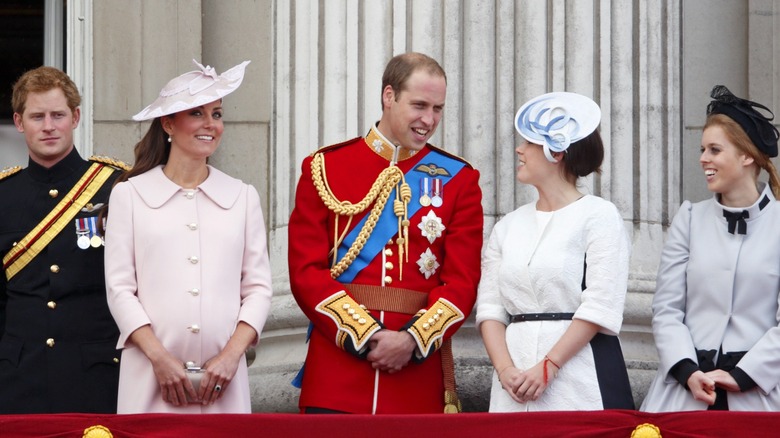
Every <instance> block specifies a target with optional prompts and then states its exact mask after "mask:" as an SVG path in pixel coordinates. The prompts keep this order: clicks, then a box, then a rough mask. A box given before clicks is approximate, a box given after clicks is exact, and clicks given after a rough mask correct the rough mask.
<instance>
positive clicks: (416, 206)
mask: <svg viewBox="0 0 780 438" xmlns="http://www.w3.org/2000/svg"><path fill="white" fill-rule="evenodd" d="M420 162H421V163H422V162H425V163H426V164H435V165H436V166H437V167H440V168H445V169H447V170H448V171H449V172H450V176H443V175H437V178H439V179H441V181H442V182H441V184H442V185H445V184H447V183H448V182H449V181H450V180H451V179H452V178H454V177H455V175H457V174H458V172H460V171H461V170H462V169H463V168H464V167H465V166H466V163H464V162H462V161H460V160H456V159H454V158H451V157H449V156H447V155H444V154H442V153H440V152H439V151H437V150H435V149H431V150H430V152H429V153H428V154H427V155H426V156H425V157H423V158H422V159H421V160H420ZM428 176H430V175H429V174H428V173H424V172H419V171H415V170H414V169H410V170H409V171H408V172H406V174H405V176H404V177H405V178H406V182H407V184H409V186H410V187H419V186H420V180H421V179H422V178H424V177H428ZM395 192H396V190H395V189H393V191H392V192H391V193H390V197H389V199H395ZM421 207H422V205H420V202H419V194H414V193H413V194H412V201H410V202H409V207H408V208H409V209H408V213H409V218H410V219H411V218H412V217H413V216H414V215H415V214H416V213H417V212H419V211H420V208H421ZM367 219H368V215H366V216H364V217H363V219H362V220H361V221H360V222H358V223H357V224H356V225H355V227H354V228H353V229H352V231H350V233H349V234H348V235H347V236H346V237H345V238H344V240H343V241H342V242H341V245H340V246H339V251H338V257H337V259H338V260H341V258H342V257H344V254H346V253H347V251H349V248H350V246H352V242H354V241H355V239H356V238H357V236H358V234H360V230H361V229H362V228H363V224H364V223H365V222H366V220H367ZM397 233H398V217H397V216H396V215H395V213H393V205H392V202H388V203H387V205H386V206H385V208H384V210H382V214H380V215H379V219H378V220H377V223H376V226H375V227H374V232H373V233H371V236H370V237H369V238H368V241H366V244H365V245H364V246H363V250H362V251H360V254H358V256H357V258H355V261H354V262H352V264H351V265H349V267H348V268H347V269H346V270H345V271H344V272H342V273H341V275H339V276H338V277H337V278H336V280H338V281H340V282H342V283H351V282H352V280H354V279H355V277H356V276H357V275H358V274H359V273H360V271H362V270H363V269H365V267H366V266H368V265H369V264H370V263H371V261H372V260H374V258H375V257H376V256H377V254H379V252H380V251H382V249H383V248H384V247H385V245H386V244H387V241H388V240H390V238H392V237H393V236H394V235H396V234H397Z"/></svg>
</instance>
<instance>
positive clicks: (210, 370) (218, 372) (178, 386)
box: [152, 352, 238, 406]
mask: <svg viewBox="0 0 780 438" xmlns="http://www.w3.org/2000/svg"><path fill="white" fill-rule="evenodd" d="M223 353H224V352H223ZM223 353H220V354H218V355H217V356H214V357H213V358H211V359H209V360H208V361H206V363H205V364H204V365H203V370H204V373H203V376H202V378H201V381H200V388H198V390H197V391H196V390H195V387H194V386H193V385H192V382H191V381H190V379H189V378H188V377H187V372H186V370H185V368H184V367H183V366H182V362H181V361H180V360H178V359H177V358H176V357H174V356H173V355H172V354H170V353H167V354H165V356H164V357H163V358H161V359H160V360H158V361H156V362H152V367H153V368H154V374H155V377H156V378H157V382H158V384H159V385H160V392H161V395H162V399H163V401H165V402H166V403H171V404H172V405H174V406H186V405H188V404H189V403H200V404H203V405H209V404H213V403H214V402H216V401H217V400H218V399H220V398H221V397H222V394H223V393H224V392H225V390H226V389H227V387H228V385H229V384H230V381H231V380H232V379H233V376H235V374H236V371H237V369H238V361H233V360H231V359H230V358H227V357H225V355H224V354H223ZM188 397H189V399H188Z"/></svg>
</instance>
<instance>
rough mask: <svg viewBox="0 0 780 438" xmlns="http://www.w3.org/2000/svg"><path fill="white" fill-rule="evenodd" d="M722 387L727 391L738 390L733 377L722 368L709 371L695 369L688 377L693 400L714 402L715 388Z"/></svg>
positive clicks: (710, 403) (709, 403) (711, 403)
mask: <svg viewBox="0 0 780 438" xmlns="http://www.w3.org/2000/svg"><path fill="white" fill-rule="evenodd" d="M716 387H717V388H722V389H725V390H726V391H729V392H738V391H739V385H738V384H737V381H736V380H734V377H732V376H731V374H729V373H728V372H726V371H723V370H712V371H709V372H706V373H705V372H702V371H696V372H694V373H693V374H691V376H690V377H688V389H690V390H691V395H693V398H694V399H695V400H699V401H703V402H704V403H707V404H708V405H709V406H712V405H713V404H715V398H716V393H715V388H716Z"/></svg>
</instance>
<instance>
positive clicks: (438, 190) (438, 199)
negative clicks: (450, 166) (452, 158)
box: [431, 178, 444, 207]
mask: <svg viewBox="0 0 780 438" xmlns="http://www.w3.org/2000/svg"><path fill="white" fill-rule="evenodd" d="M443 189H444V188H443V187H442V185H441V180H440V179H439V178H434V179H433V198H431V205H433V206H434V207H441V206H442V204H443V203H444V200H443V199H442V196H444V193H443Z"/></svg>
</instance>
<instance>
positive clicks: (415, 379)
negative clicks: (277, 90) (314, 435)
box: [289, 129, 483, 413]
mask: <svg viewBox="0 0 780 438" xmlns="http://www.w3.org/2000/svg"><path fill="white" fill-rule="evenodd" d="M378 138H379V137H378V136H377V134H376V133H375V131H374V130H373V129H372V131H371V132H369V135H368V136H367V137H366V138H360V137H359V138H356V139H353V140H349V141H347V142H345V143H342V144H340V145H336V146H331V147H327V148H324V149H321V150H320V151H319V152H320V153H322V154H323V156H324V167H325V171H326V172H325V173H326V180H327V186H328V187H329V189H330V191H331V192H332V194H333V195H334V196H335V198H337V199H338V200H341V201H349V202H352V203H357V202H359V201H360V200H362V199H363V198H364V196H365V195H366V194H367V193H368V192H369V190H370V188H371V186H372V184H374V181H375V180H376V179H377V176H378V175H379V174H380V172H382V171H383V170H384V169H386V168H388V167H389V166H390V165H391V161H389V160H388V158H386V157H387V156H388V151H390V153H391V154H392V151H393V150H394V148H393V147H392V146H390V145H388V144H387V143H385V142H384V141H383V140H381V139H380V140H378ZM377 141H379V143H378V142H377ZM398 152H399V153H404V152H406V151H404V150H399V151H398ZM429 154H445V155H446V153H444V152H443V151H439V150H436V149H435V148H433V147H432V146H430V145H426V147H425V148H423V150H421V151H419V152H417V153H416V154H413V155H411V156H408V154H407V156H402V157H400V159H399V162H398V163H397V166H398V167H399V168H400V169H401V170H402V171H403V172H404V173H405V174H407V173H409V172H423V171H425V169H428V170H430V166H426V165H427V164H428V163H429V161H428V160H426V156H428V155H429ZM383 155H384V156H383ZM432 156H433V155H432ZM432 156H431V157H432ZM431 157H428V159H430V158H431ZM449 158H450V159H454V160H457V162H458V164H459V165H462V166H463V168H462V169H461V170H460V171H459V172H458V173H457V174H455V175H454V176H453V177H452V178H451V179H449V182H448V183H447V184H446V185H445V186H444V190H443V196H442V200H443V202H442V203H441V206H439V207H434V206H427V207H421V208H420V210H419V211H418V212H417V213H416V214H414V216H411V217H409V222H410V223H409V232H408V234H409V242H408V249H409V252H408V261H405V262H403V263H402V266H399V257H398V252H399V251H398V245H397V244H396V243H395V240H396V238H397V237H398V236H397V233H395V235H394V236H392V239H390V240H389V241H388V242H387V244H385V245H384V247H383V248H382V250H380V251H379V252H378V254H377V255H376V256H375V257H374V258H373V259H371V260H370V262H369V263H368V264H367V266H365V268H363V269H362V270H361V271H360V272H359V273H358V274H357V275H356V276H355V277H354V279H352V280H351V281H350V283H351V284H360V285H372V286H379V287H393V288H403V289H410V290H414V291H419V292H426V293H428V298H427V306H426V307H424V308H422V309H420V310H421V312H418V313H417V315H415V314H406V313H396V312H390V311H380V310H377V309H370V308H369V309H368V313H367V314H366V312H365V311H363V313H361V312H360V310H361V309H359V308H358V307H357V305H359V304H361V303H360V302H357V301H355V300H353V299H352V297H351V295H349V292H347V291H346V290H345V287H344V284H342V283H341V282H339V281H337V280H334V279H332V278H331V274H330V269H331V266H332V258H331V257H329V255H328V254H329V252H330V251H331V249H332V248H333V244H334V238H335V237H334V227H335V226H336V220H335V219H336V215H335V214H334V213H333V212H331V211H329V210H328V208H327V207H326V205H325V203H324V202H323V200H322V199H321V197H320V195H319V193H318V191H317V189H316V187H315V185H314V182H313V181H314V180H313V177H312V169H311V162H312V159H313V156H310V157H307V158H306V159H305V160H304V162H303V167H302V176H301V179H300V181H299V183H298V188H297V191H296V198H295V208H294V210H293V212H292V216H291V217H290V225H289V267H290V284H291V288H292V293H293V295H294V297H295V299H296V301H297V302H298V305H299V306H300V307H301V309H302V310H303V312H304V313H305V314H306V316H307V317H308V318H309V320H310V321H311V322H312V323H313V325H314V330H313V331H312V334H311V338H310V341H309V350H308V355H307V358H306V367H305V372H304V376H303V385H302V389H301V397H300V403H299V404H300V407H301V408H302V409H303V408H305V407H319V408H326V409H333V410H338V411H344V412H351V413H436V412H442V411H443V408H444V386H443V378H442V363H441V354H440V353H439V351H438V348H439V347H440V346H441V343H442V341H443V340H446V339H449V338H450V337H451V336H452V335H453V334H454V333H455V331H456V330H457V329H458V328H459V327H460V325H461V324H462V322H463V320H464V319H465V318H466V317H468V315H469V314H470V313H471V310H472V307H473V305H474V302H475V300H476V291H477V284H478V283H479V277H480V255H481V249H482V231H483V216H482V205H481V200H482V193H481V191H480V188H479V185H478V181H479V172H478V171H476V170H475V169H473V168H472V167H471V166H470V165H468V164H467V163H464V162H463V161H462V160H461V159H460V158H457V157H452V156H449ZM450 170H451V169H446V168H445V169H444V171H450ZM455 170H457V169H455ZM440 172H441V170H440ZM452 173H454V172H452ZM431 174H433V171H432V173H431ZM426 176H427V175H426ZM429 182H431V183H432V180H430V181H429ZM431 185H432V184H431ZM429 189H431V190H432V187H429ZM411 190H412V198H411V201H410V202H409V205H415V206H419V205H420V197H421V195H422V194H423V193H421V189H420V187H416V186H412V187H411ZM430 194H431V195H432V193H430ZM372 206H373V204H372ZM392 208H393V198H391V199H390V200H389V201H388V202H387V204H386V205H385V209H392ZM370 210H371V207H369V208H368V209H366V211H365V212H364V213H361V214H358V215H356V216H355V217H354V218H353V219H352V222H351V224H350V229H351V228H354V227H355V226H356V225H357V224H358V222H359V221H360V219H362V218H363V216H365V215H366V214H367V213H368V212H369V211H370ZM431 212H432V214H430V213H431ZM437 218H438V219H439V220H440V221H441V226H438V220H437ZM421 221H423V222H425V223H427V222H429V221H432V222H431V223H430V224H428V225H429V226H428V227H427V230H428V231H427V235H426V234H425V233H426V232H425V231H424V230H422V229H421V228H420V227H419V225H420V223H421ZM347 222H348V218H347V217H346V216H341V217H340V218H339V221H338V227H339V230H338V231H339V234H340V233H341V232H342V230H343V229H344V227H345V226H346V224H347ZM423 228H426V227H423ZM442 228H443V229H442ZM439 232H440V233H441V235H440V236H436V234H438V233H439ZM429 236H430V237H429ZM431 238H432V239H433V242H431V241H430V240H431ZM424 253H425V255H423V254H424ZM431 257H435V262H432V261H431V260H430V259H431ZM421 259H422V262H420V263H419V264H418V261H420V260H421ZM426 260H427V262H428V263H427V264H425V263H424V262H425V261H426ZM436 263H438V265H436ZM420 264H422V267H421V266H420ZM399 268H402V272H401V269H399ZM423 271H424V272H423ZM426 274H427V275H428V277H427V278H426ZM334 300H337V301H338V302H337V306H328V305H327V304H328V303H332V302H333V301H334ZM350 304H351V309H356V308H357V309H358V310H359V311H358V316H360V317H361V319H360V324H358V322H357V321H358V316H355V320H354V321H353V320H352V319H350V318H349V316H351V315H347V314H346V312H347V307H350ZM426 311H427V313H426V314H424V315H422V317H420V318H419V319H418V318H417V317H419V315H420V314H421V313H423V312H426ZM437 312H438V314H439V315H440V316H442V318H441V319H439V316H437V315H436V314H437ZM434 318H435V319H434ZM375 321H379V322H380V324H383V325H384V328H386V329H390V330H401V329H404V328H406V329H407V330H409V332H410V333H412V336H413V337H414V338H415V341H416V342H417V348H416V356H417V359H418V360H417V361H412V363H410V364H409V365H408V366H406V367H405V368H404V369H403V370H401V371H400V372H397V373H394V374H388V373H386V372H380V371H376V370H374V369H373V368H372V367H371V364H370V363H369V362H368V361H367V360H366V359H365V358H364V357H365V354H367V350H368V342H367V339H368V338H369V337H370V335H371V334H373V333H375V332H376V331H377V330H379V329H380V328H381V326H380V324H378V323H375ZM426 321H428V322H430V323H431V324H428V323H426ZM361 353H362V354H361Z"/></svg>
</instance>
